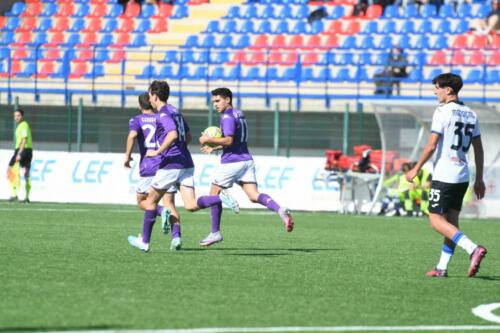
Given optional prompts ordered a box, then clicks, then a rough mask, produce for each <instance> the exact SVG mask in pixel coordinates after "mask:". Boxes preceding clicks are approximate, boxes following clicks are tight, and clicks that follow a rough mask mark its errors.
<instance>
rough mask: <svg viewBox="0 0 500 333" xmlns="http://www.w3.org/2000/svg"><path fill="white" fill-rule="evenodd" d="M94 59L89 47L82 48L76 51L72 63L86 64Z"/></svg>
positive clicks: (92, 51)
mask: <svg viewBox="0 0 500 333" xmlns="http://www.w3.org/2000/svg"><path fill="white" fill-rule="evenodd" d="M93 58H94V50H93V49H92V48H90V47H86V48H85V47H82V48H78V49H77V50H76V54H75V57H74V58H73V61H74V62H75V63H76V62H87V61H91V60H92V59H93Z"/></svg>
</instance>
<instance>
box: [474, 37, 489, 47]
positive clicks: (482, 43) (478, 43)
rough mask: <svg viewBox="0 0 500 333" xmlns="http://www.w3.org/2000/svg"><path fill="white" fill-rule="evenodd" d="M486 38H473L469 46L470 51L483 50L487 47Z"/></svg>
mask: <svg viewBox="0 0 500 333" xmlns="http://www.w3.org/2000/svg"><path fill="white" fill-rule="evenodd" d="M488 44H489V43H488V37H487V36H474V37H473V39H472V42H471V44H470V48H471V49H485V48H487V47H488Z"/></svg>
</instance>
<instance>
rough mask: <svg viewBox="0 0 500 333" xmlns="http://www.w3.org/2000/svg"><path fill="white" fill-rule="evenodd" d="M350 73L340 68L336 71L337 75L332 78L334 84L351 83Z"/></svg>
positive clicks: (347, 69) (346, 69)
mask: <svg viewBox="0 0 500 333" xmlns="http://www.w3.org/2000/svg"><path fill="white" fill-rule="evenodd" d="M351 80H352V78H351V73H350V71H349V68H341V69H339V70H338V72H337V74H336V75H335V76H334V78H333V81H336V82H344V81H351Z"/></svg>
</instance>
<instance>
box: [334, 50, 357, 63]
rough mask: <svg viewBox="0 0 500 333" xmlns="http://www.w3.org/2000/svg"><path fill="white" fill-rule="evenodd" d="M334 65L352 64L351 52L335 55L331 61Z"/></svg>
mask: <svg viewBox="0 0 500 333" xmlns="http://www.w3.org/2000/svg"><path fill="white" fill-rule="evenodd" d="M332 60H333V63H334V64H335V65H352V64H354V54H353V53H351V52H344V53H341V54H337V55H335V59H332Z"/></svg>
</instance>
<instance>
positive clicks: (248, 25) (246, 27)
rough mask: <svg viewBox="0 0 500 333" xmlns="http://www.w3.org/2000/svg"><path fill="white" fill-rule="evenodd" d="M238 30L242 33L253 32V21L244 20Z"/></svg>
mask: <svg viewBox="0 0 500 333" xmlns="http://www.w3.org/2000/svg"><path fill="white" fill-rule="evenodd" d="M239 32H240V33H242V34H253V33H254V32H255V27H254V24H253V21H250V20H245V21H244V22H243V25H242V26H241V28H240V31H239Z"/></svg>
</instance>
